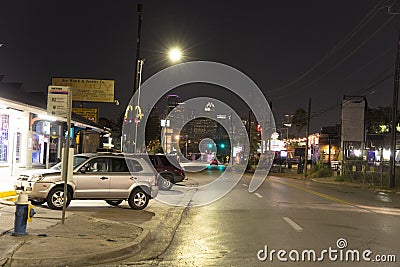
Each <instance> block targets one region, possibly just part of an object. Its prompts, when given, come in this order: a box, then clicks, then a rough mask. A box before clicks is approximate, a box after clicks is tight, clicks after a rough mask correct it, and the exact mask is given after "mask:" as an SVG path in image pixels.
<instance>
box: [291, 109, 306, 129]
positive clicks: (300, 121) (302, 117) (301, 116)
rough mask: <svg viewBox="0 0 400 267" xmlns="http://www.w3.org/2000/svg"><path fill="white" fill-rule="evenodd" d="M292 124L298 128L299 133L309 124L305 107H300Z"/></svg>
mask: <svg viewBox="0 0 400 267" xmlns="http://www.w3.org/2000/svg"><path fill="white" fill-rule="evenodd" d="M291 123H292V126H293V127H295V128H296V130H297V133H298V134H300V132H301V130H302V129H303V128H304V126H306V125H307V112H306V111H305V110H304V109H303V108H298V109H296V111H295V112H294V114H293V117H292V121H291Z"/></svg>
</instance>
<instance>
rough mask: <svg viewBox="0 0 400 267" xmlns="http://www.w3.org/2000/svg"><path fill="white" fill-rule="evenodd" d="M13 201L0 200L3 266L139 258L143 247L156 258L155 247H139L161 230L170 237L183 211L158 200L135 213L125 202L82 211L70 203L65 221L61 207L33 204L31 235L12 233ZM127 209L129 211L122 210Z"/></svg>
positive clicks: (0, 257) (84, 263) (0, 258)
mask: <svg viewBox="0 0 400 267" xmlns="http://www.w3.org/2000/svg"><path fill="white" fill-rule="evenodd" d="M6 204H7V205H6ZM12 204H13V203H10V202H7V201H4V200H3V201H1V203H0V231H1V235H0V266H11V267H19V266H69V267H72V266H93V265H95V266H98V265H102V266H104V265H106V264H107V262H115V261H118V260H122V259H125V258H128V257H132V256H135V255H136V254H137V253H138V252H139V251H140V253H141V254H142V253H145V255H147V256H146V257H156V256H158V255H157V254H155V253H156V251H146V250H144V251H141V250H142V248H143V247H144V246H146V245H147V243H148V242H149V241H150V240H154V239H156V238H157V235H158V233H159V232H162V234H163V235H164V237H165V235H167V236H168V238H169V239H171V238H172V236H173V234H174V233H175V230H176V227H177V225H178V223H179V221H180V217H181V216H182V213H183V210H184V209H183V208H178V210H174V211H172V210H171V209H175V208H174V207H165V206H160V205H161V204H159V203H157V202H156V201H155V200H153V201H152V202H151V203H150V204H149V206H148V207H147V208H146V210H143V211H135V212H131V210H130V208H129V207H128V206H127V204H126V205H125V206H126V207H125V206H124V204H121V205H122V207H118V208H116V207H107V208H102V207H98V208H96V211H93V210H91V209H89V210H88V212H79V214H78V213H74V207H72V209H71V207H70V208H69V209H67V212H66V220H65V224H63V225H62V224H61V211H56V210H51V209H48V208H47V207H35V211H36V214H35V216H34V217H33V221H32V222H28V224H27V233H28V234H27V235H25V236H12V235H11V233H12V232H13V227H14V216H15V215H14V213H15V206H13V205H12ZM125 208H126V211H127V212H123V210H124V209H125ZM76 209H79V207H75V210H76ZM121 210H122V211H121ZM114 211H115V213H113V212H114ZM110 214H111V215H118V216H122V217H124V215H126V214H131V215H133V216H134V218H135V220H136V221H135V222H132V221H130V220H126V219H121V218H118V216H110ZM106 215H107V216H106ZM167 221H168V222H169V225H168V227H165V225H164V223H163V222H167ZM161 228H162V229H161ZM168 238H167V239H168ZM168 244H169V243H168ZM168 244H166V245H168ZM157 245H158V246H159V247H160V249H161V252H162V251H163V249H165V247H163V244H157ZM164 245H165V244H164ZM161 252H160V253H161ZM157 253H158V252H157ZM153 254H154V255H153ZM103 264H104V265H103Z"/></svg>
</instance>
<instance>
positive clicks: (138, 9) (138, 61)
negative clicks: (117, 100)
mask: <svg viewBox="0 0 400 267" xmlns="http://www.w3.org/2000/svg"><path fill="white" fill-rule="evenodd" d="M137 13H138V29H137V38H136V61H135V84H134V87H133V93H135V92H136V90H137V89H138V87H139V68H140V35H141V33H142V4H140V3H139V4H138V6H137Z"/></svg>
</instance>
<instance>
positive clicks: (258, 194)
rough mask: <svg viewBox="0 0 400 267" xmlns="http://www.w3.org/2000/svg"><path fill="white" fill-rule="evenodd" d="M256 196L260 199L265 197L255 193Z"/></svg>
mask: <svg viewBox="0 0 400 267" xmlns="http://www.w3.org/2000/svg"><path fill="white" fill-rule="evenodd" d="M254 195H256V196H258V197H259V198H262V197H263V196H262V195H260V194H259V193H254Z"/></svg>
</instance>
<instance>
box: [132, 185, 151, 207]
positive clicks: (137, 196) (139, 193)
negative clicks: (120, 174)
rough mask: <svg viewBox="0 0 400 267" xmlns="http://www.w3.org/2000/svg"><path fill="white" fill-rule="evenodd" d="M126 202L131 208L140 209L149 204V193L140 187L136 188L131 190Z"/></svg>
mask: <svg viewBox="0 0 400 267" xmlns="http://www.w3.org/2000/svg"><path fill="white" fill-rule="evenodd" d="M128 204H129V206H130V207H131V208H132V209H135V210H142V209H144V208H146V207H147V204H149V195H147V194H146V192H144V191H143V190H142V189H141V188H136V189H134V190H133V191H132V193H131V194H130V196H129V198H128Z"/></svg>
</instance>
